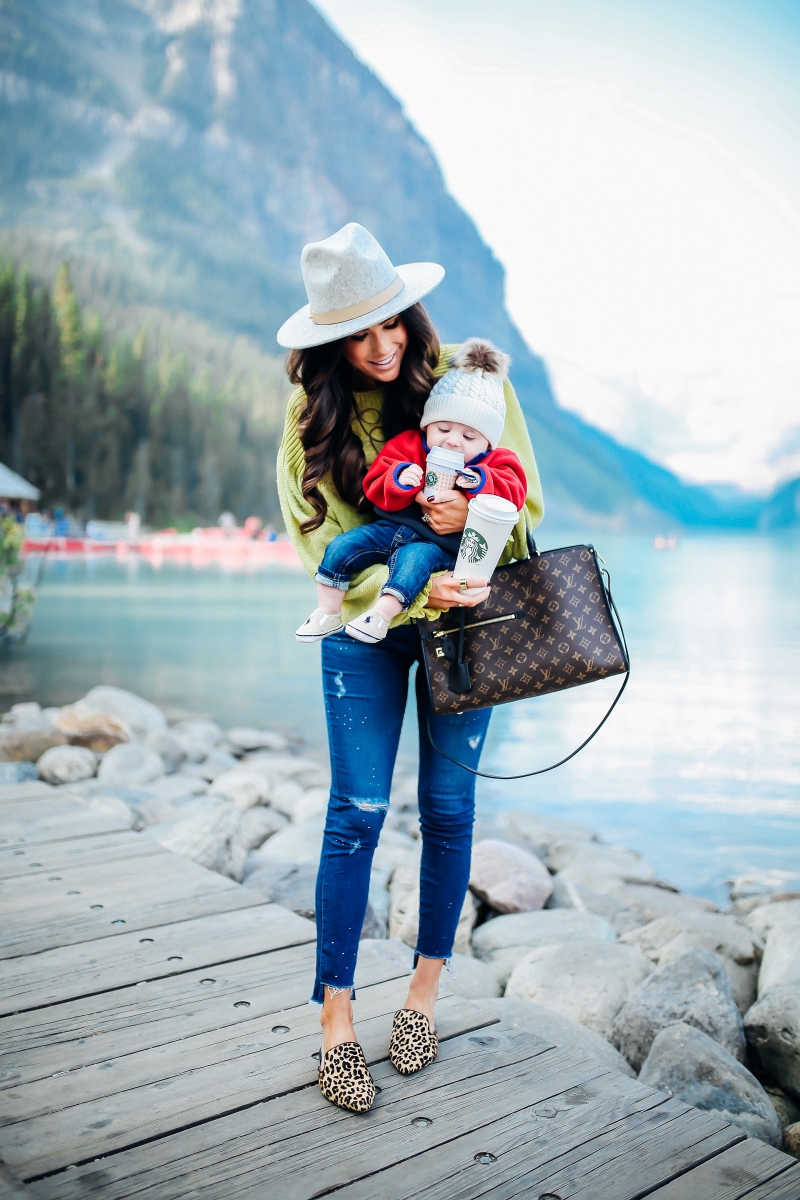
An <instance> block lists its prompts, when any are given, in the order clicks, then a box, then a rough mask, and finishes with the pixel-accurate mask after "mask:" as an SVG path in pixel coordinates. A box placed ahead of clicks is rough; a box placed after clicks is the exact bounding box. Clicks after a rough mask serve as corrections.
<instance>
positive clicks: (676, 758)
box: [0, 534, 800, 901]
mask: <svg viewBox="0 0 800 1200" xmlns="http://www.w3.org/2000/svg"><path fill="white" fill-rule="evenodd" d="M576 540H580V539H578V538H574V537H573V538H568V537H566V536H564V535H560V536H555V535H554V536H552V537H550V538H543V539H542V543H541V544H542V545H543V546H547V547H548V548H550V547H553V546H557V545H568V544H570V543H571V542H574V541H576ZM595 542H596V545H597V548H598V550H599V552H600V553H601V554H602V556H603V558H604V559H605V561H606V563H607V564H608V567H609V569H610V571H611V576H612V581H613V587H614V594H615V598H616V600H617V604H618V606H619V608H620V611H621V613H622V616H623V620H624V623H625V631H626V634H627V637H628V643H629V646H630V650H631V659H632V664H633V671H632V674H631V681H630V684H629V687H628V690H627V692H626V694H625V696H624V697H623V699H622V701H621V703H620V705H619V707H618V708H617V710H616V712H615V713H614V714H613V716H612V717H611V720H610V721H609V723H608V725H607V726H606V727H605V728H604V729H603V730H602V731H601V733H600V734H599V735H598V737H597V739H596V740H595V741H594V742H593V743H592V744H591V745H590V746H589V747H587V749H586V750H584V751H583V752H582V753H581V754H580V755H579V756H578V757H577V758H576V759H575V760H573V762H571V763H569V764H568V765H567V766H565V767H562V768H560V769H559V770H557V771H554V772H552V773H551V774H549V775H545V776H541V777H539V778H538V779H533V780H527V781H526V780H522V781H519V782H516V783H496V782H491V781H487V780H481V781H479V785H478V797H479V806H480V808H482V809H483V810H484V811H487V812H491V811H497V810H499V809H502V808H506V807H513V806H524V807H531V808H533V809H537V810H539V811H542V812H545V813H550V814H555V815H560V816H564V817H567V818H570V819H575V820H580V821H583V822H585V823H586V824H589V825H591V826H592V827H593V828H595V829H596V830H598V832H600V833H601V834H602V835H603V836H604V837H606V838H607V839H608V840H610V841H612V842H619V843H623V844H626V845H630V846H633V847H635V848H636V849H638V850H640V851H641V852H642V853H643V854H645V855H646V856H647V858H649V859H650V860H651V861H652V862H654V863H655V865H656V866H657V868H658V870H659V872H660V873H661V874H662V875H663V876H664V877H665V878H667V879H669V880H671V881H672V882H674V883H675V884H677V885H678V886H680V887H681V888H684V889H687V890H692V891H694V892H697V893H700V894H704V895H708V896H711V897H713V898H714V899H716V900H718V901H723V900H724V899H725V887H724V881H725V880H726V879H727V878H731V877H733V876H735V875H741V874H744V873H747V872H752V871H757V872H759V873H760V874H764V873H768V874H769V875H770V876H771V878H772V879H773V881H774V882H775V884H777V885H782V884H787V885H790V886H795V887H798V886H800V738H799V737H798V733H799V732H800V685H799V684H798V681H799V680H800V620H798V614H800V604H799V603H798V595H800V541H798V539H797V537H796V536H791V535H786V536H785V537H783V536H780V537H779V536H770V537H766V536H764V537H761V536H729V537H723V536H713V537H712V536H696V537H687V538H685V539H683V540H682V541H681V542H680V544H679V546H678V548H677V549H676V550H674V551H672V552H657V551H656V550H655V549H654V548H653V542H652V539H650V538H647V537H637V536H633V535H610V534H603V535H598V536H597V537H596V538H595ZM313 602H314V591H313V585H312V584H311V582H310V580H309V579H308V578H307V577H306V576H305V575H304V574H303V573H302V572H299V571H288V570H269V569H266V570H262V571H259V572H257V573H253V574H224V573H223V572H221V571H219V570H216V569H204V570H194V569H192V568H191V567H179V566H175V565H171V564H168V563H165V564H164V565H163V566H162V567H161V568H160V569H155V568H154V567H152V566H151V565H149V564H148V563H146V562H143V561H139V560H130V559H129V560H128V561H127V562H124V563H120V562H117V561H116V559H114V558H110V559H105V560H102V559H100V560H95V561H92V562H86V561H83V560H76V561H72V562H56V561H52V562H48V563H47V565H46V568H45V571H44V575H43V580H42V585H41V590H40V596H39V602H38V605H37V608H36V614H35V618H34V626H33V630H32V632H31V635H30V637H29V639H28V642H27V643H26V645H24V646H22V647H17V648H13V649H12V650H10V651H8V652H7V653H6V655H5V657H4V659H3V660H2V661H0V700H2V702H3V707H4V708H6V707H8V705H10V704H11V703H14V702H15V701H16V700H21V699H37V700H38V701H39V702H40V703H42V704H64V703H67V702H68V701H71V700H74V699H76V698H78V697H79V696H81V695H83V694H84V693H85V692H86V691H87V690H88V689H89V688H90V687H91V686H93V685H94V684H96V683H100V682H103V683H113V684H117V685H118V686H120V687H125V688H129V689H131V690H132V691H134V692H137V693H139V694H140V695H143V696H146V697H147V698H148V699H151V700H153V701H155V702H156V703H157V704H159V705H160V706H161V707H162V708H164V709H165V711H166V712H167V714H168V715H169V716H170V717H172V718H178V717H179V716H183V715H186V714H189V713H193V714H194V713H204V714H208V715H209V716H212V717H214V718H215V719H216V720H219V721H220V722H221V723H222V724H227V725H230V724H245V723H246V724H263V725H268V726H271V727H274V728H278V729H283V730H285V731H286V732H289V733H292V734H295V735H296V734H299V735H300V736H301V737H303V738H304V739H305V743H306V748H307V749H308V750H309V751H310V752H311V753H312V755H313V756H314V757H323V756H324V753H325V726H324V714H323V709H322V701H321V696H320V688H319V648H318V647H308V646H302V645H298V644H297V643H296V642H295V641H294V636H293V632H294V629H295V628H296V626H297V625H298V624H299V623H300V620H301V619H302V617H303V616H305V615H306V613H307V612H308V611H310V609H311V608H312V607H313ZM617 686H618V684H617V683H616V682H615V681H608V682H606V681H604V682H602V683H596V684H593V685H592V686H591V687H586V688H577V689H574V690H572V691H570V692H567V693H562V694H561V695H559V696H545V697H541V698H537V699H534V700H529V701H523V702H520V703H517V704H513V705H508V706H505V707H502V708H499V709H497V710H496V712H495V715H494V717H493V720H492V725H491V728H490V736H489V738H488V740H487V748H486V752H485V754H484V758H483V766H484V769H486V770H489V771H497V772H504V773H513V772H516V771H524V770H530V769H534V768H535V767H538V766H544V765H547V763H549V762H552V761H554V760H556V759H557V758H560V757H561V756H562V755H563V754H564V753H567V752H568V751H569V750H571V749H573V748H574V747H575V746H576V745H577V744H578V743H579V742H581V741H582V740H583V738H584V737H585V736H586V734H587V733H588V732H589V731H590V730H591V729H592V728H593V726H594V724H595V723H596V722H597V720H598V719H599V716H600V715H601V713H602V712H603V711H604V709H605V707H606V706H607V704H608V699H609V695H610V694H611V693H613V691H614V690H615V688H616V687H617ZM414 755H415V732H414V729H413V727H412V723H411V722H410V721H409V720H407V722H406V729H405V731H404V736H403V743H402V747H401V761H402V763H403V765H405V766H406V767H409V766H411V765H412V763H413V759H414Z"/></svg>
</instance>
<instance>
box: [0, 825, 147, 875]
mask: <svg viewBox="0 0 800 1200" xmlns="http://www.w3.org/2000/svg"><path fill="white" fill-rule="evenodd" d="M154 854H169V850H165V848H164V847H163V846H159V844H158V842H154V841H153V839H152V838H143V837H140V836H139V834H138V833H132V832H131V831H130V830H129V829H126V830H125V831H124V832H122V833H99V834H95V835H94V836H92V837H79V838H70V839H69V840H68V841H62V842H43V843H41V844H39V845H37V846H36V847H29V848H27V849H25V850H22V849H16V850H15V849H13V848H12V847H2V848H0V879H13V878H16V877H17V876H23V875H28V876H30V875H37V874H38V875H41V874H52V873H53V872H54V871H55V872H60V871H62V870H67V869H68V868H70V867H86V866H90V865H92V864H94V863H97V864H100V863H105V862H118V861H119V860H120V859H124V858H144V857H146V856H148V855H154Z"/></svg>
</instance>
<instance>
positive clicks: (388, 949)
mask: <svg viewBox="0 0 800 1200" xmlns="http://www.w3.org/2000/svg"><path fill="white" fill-rule="evenodd" d="M367 957H374V958H379V959H381V961H383V962H387V963H389V964H390V965H391V966H393V967H397V968H398V969H399V970H398V974H405V975H410V974H411V972H412V971H413V970H414V951H413V950H412V949H411V947H410V946H407V945H406V944H405V942H399V941H398V940H397V938H362V939H361V945H360V946H359V947H358V961H359V964H361V963H362V962H364V961H365V960H366V958H367ZM356 985H358V967H356Z"/></svg>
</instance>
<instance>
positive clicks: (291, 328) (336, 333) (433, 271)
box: [278, 263, 444, 350]
mask: <svg viewBox="0 0 800 1200" xmlns="http://www.w3.org/2000/svg"><path fill="white" fill-rule="evenodd" d="M395 270H396V271H397V274H398V275H399V277H400V278H401V279H402V281H403V287H402V289H401V291H399V292H398V293H397V295H396V296H392V299H391V300H389V301H387V303H386V304H382V305H381V306H380V308H376V309H375V310H374V311H373V312H369V313H365V314H364V316H363V317H354V318H353V319H352V320H351V321H341V322H340V323H339V324H338V325H316V324H315V323H314V322H313V321H312V320H311V306H310V305H309V304H306V305H304V306H303V307H302V308H301V309H300V311H299V312H296V313H295V314H294V316H292V317H289V320H288V321H284V323H283V325H281V327H280V329H279V330H278V345H279V346H284V347H285V348H286V349H287V350H307V349H308V347H309V346H324V345H325V344H326V343H327V342H336V341H338V340H339V338H343V337H349V336H350V335H351V334H352V333H361V332H362V330H364V329H369V327H370V325H380V324H381V322H382V321H388V320H389V318H390V317H394V316H396V315H397V314H398V313H400V312H403V310H404V309H406V308H411V305H412V304H416V303H417V301H418V300H421V299H422V297H423V296H427V294H428V292H432V291H433V289H434V288H435V287H437V286H438V285H439V284H440V283H441V282H442V280H443V279H444V267H440V266H439V264H438V263H405V265H404V266H402V267H395Z"/></svg>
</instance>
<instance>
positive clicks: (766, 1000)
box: [744, 983, 800, 1100]
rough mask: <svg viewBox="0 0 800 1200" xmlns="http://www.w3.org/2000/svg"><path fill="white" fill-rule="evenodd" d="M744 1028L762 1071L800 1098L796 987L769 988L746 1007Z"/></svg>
mask: <svg viewBox="0 0 800 1200" xmlns="http://www.w3.org/2000/svg"><path fill="white" fill-rule="evenodd" d="M744 1029H745V1033H746V1035H747V1042H748V1045H749V1046H750V1051H751V1053H753V1054H755V1055H756V1056H757V1058H758V1061H759V1062H760V1064H761V1067H762V1069H763V1070H764V1071H765V1073H766V1074H768V1075H771V1076H772V1077H773V1079H774V1080H775V1081H776V1083H779V1084H780V1086H781V1087H782V1088H785V1090H786V1091H787V1092H790V1093H791V1095H792V1096H795V1097H796V1098H797V1099H798V1100H800V989H799V988H798V987H797V985H796V984H793V983H790V984H782V985H780V986H778V987H775V988H771V989H770V991H768V992H766V993H765V994H764V995H763V996H761V997H760V998H759V999H758V1000H757V1001H756V1002H755V1004H754V1005H753V1007H752V1008H751V1009H750V1010H749V1011H748V1013H747V1015H746V1016H745V1019H744Z"/></svg>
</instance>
